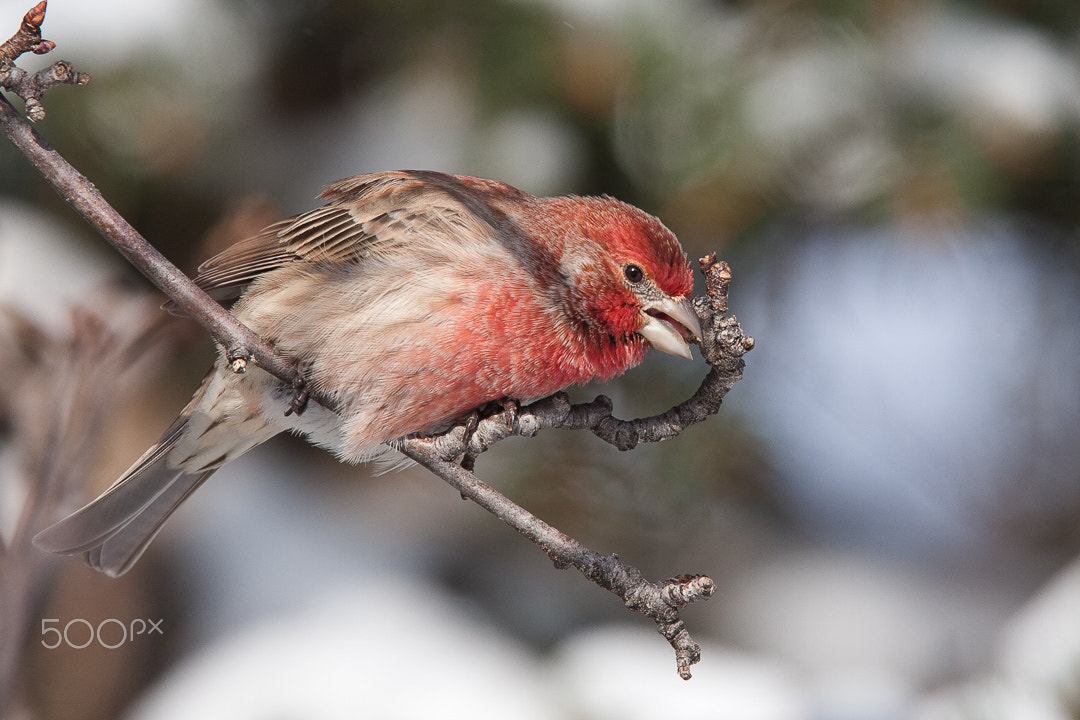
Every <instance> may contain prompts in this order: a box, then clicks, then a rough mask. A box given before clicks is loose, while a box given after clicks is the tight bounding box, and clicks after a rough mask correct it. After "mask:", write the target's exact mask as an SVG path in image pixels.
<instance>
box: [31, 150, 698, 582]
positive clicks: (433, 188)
mask: <svg viewBox="0 0 1080 720" xmlns="http://www.w3.org/2000/svg"><path fill="white" fill-rule="evenodd" d="M322 197H323V198H325V199H326V200H327V201H328V202H327V204H326V205H324V206H322V207H320V208H318V209H315V210H312V211H310V212H307V213H303V214H301V215H297V216H296V217H293V218H289V219H286V220H282V221H280V222H278V223H275V224H274V225H271V226H270V227H268V228H266V229H265V230H264V231H262V232H261V233H260V234H258V235H256V236H254V237H252V238H249V239H247V240H243V241H241V242H239V243H237V244H236V245H234V246H233V247H231V248H229V249H228V250H225V251H224V252H222V253H221V254H219V255H217V256H216V257H214V258H212V259H211V260H209V261H207V262H206V263H204V264H203V265H202V266H201V267H200V268H199V274H198V276H197V277H196V278H195V280H196V282H197V283H198V284H199V285H200V286H201V287H202V288H204V289H205V290H206V291H207V292H209V293H210V294H211V295H213V296H214V297H215V298H218V299H220V300H222V301H225V300H230V299H233V298H237V297H238V298H239V299H237V300H236V303H235V304H234V305H233V309H232V312H233V313H234V314H235V315H236V317H237V319H239V320H240V321H241V322H243V323H244V324H245V325H247V326H248V327H250V328H251V329H252V330H254V331H255V332H256V333H258V334H259V335H261V336H262V337H264V338H266V340H268V341H269V342H270V343H271V344H272V345H274V346H275V347H276V348H277V350H278V351H279V352H280V353H281V354H282V355H284V356H285V357H288V358H292V359H293V360H296V361H297V362H298V363H299V364H300V367H303V368H304V374H305V376H306V379H307V381H308V384H309V387H310V388H311V389H312V390H313V391H314V392H315V394H316V395H317V396H318V397H322V398H325V399H326V400H328V401H329V402H328V404H332V405H333V407H334V408H336V411H332V410H330V409H327V408H326V407H323V406H322V405H319V404H318V403H316V402H315V401H312V402H311V403H310V404H309V406H308V408H307V410H306V412H304V413H303V414H301V415H297V414H290V415H286V414H285V412H284V410H285V408H287V407H289V404H290V399H291V398H292V395H293V389H292V388H290V387H288V386H286V385H285V384H283V383H281V382H280V381H279V380H277V379H276V378H274V377H273V376H271V375H269V374H268V373H266V372H264V371H263V370H261V369H259V368H252V369H251V370H249V371H248V372H247V373H245V374H243V375H238V374H235V373H233V372H232V371H231V369H230V368H229V364H228V362H227V361H226V359H225V357H224V354H222V356H221V357H219V358H218V360H217V362H216V364H215V365H214V367H213V369H212V370H211V371H210V373H209V374H208V375H207V376H206V378H205V379H204V380H203V383H202V385H201V386H200V387H199V389H198V390H197V391H196V392H195V395H194V397H192V399H191V401H190V402H189V403H188V404H187V407H185V408H184V410H183V412H182V413H181V414H180V417H178V418H177V419H176V421H175V422H174V423H173V424H172V425H171V426H170V427H169V429H168V430H166V431H165V434H164V435H162V436H161V439H160V440H158V442H157V443H156V444H154V445H153V446H152V447H151V448H150V449H149V450H147V451H146V453H144V454H143V456H142V457H140V458H139V459H138V460H137V461H136V462H135V464H134V465H132V466H131V468H130V469H128V471H127V472H125V473H124V474H123V476H121V477H120V479H119V480H117V481H116V482H115V483H114V484H113V485H112V486H111V487H110V488H109V489H108V490H106V491H105V492H104V493H102V494H101V496H99V497H98V498H97V499H95V500H94V501H92V502H91V503H89V504H88V505H86V506H85V507H83V508H82V509H80V510H78V511H76V512H75V513H73V514H72V515H70V516H68V517H67V518H65V519H63V520H61V521H60V522H58V523H56V524H55V525H53V526H51V527H49V528H47V529H45V530H44V531H42V532H41V533H39V534H38V535H37V537H36V538H35V539H34V542H35V543H36V544H37V545H38V546H39V547H41V548H43V549H45V550H48V551H51V552H57V553H83V554H84V558H85V559H86V562H87V564H88V565H90V566H91V567H93V568H95V569H97V570H100V571H102V572H104V573H105V574H107V575H110V576H118V575H121V574H123V573H124V572H126V571H127V570H128V569H129V568H130V567H131V565H132V564H133V563H134V562H135V560H136V559H138V557H139V555H141V554H142V552H143V551H144V550H145V549H146V547H147V545H148V544H149V543H150V541H151V540H152V539H153V537H154V536H155V535H156V534H157V532H158V531H159V530H160V529H161V527H162V525H163V524H164V522H165V520H166V519H167V518H168V517H169V516H170V515H171V514H172V513H173V511H174V510H176V508H177V507H178V506H179V505H180V503H181V502H183V501H184V499H185V498H187V497H188V495H190V494H191V493H192V492H193V491H194V490H195V489H196V488H197V487H198V486H199V485H201V484H202V482H203V481H204V480H206V478H208V477H209V476H210V475H212V474H213V473H214V471H215V470H217V469H218V468H220V467H221V466H222V465H224V464H225V463H227V462H229V461H230V460H233V459H234V458H237V457H239V456H240V455H242V454H243V453H245V452H247V451H248V450H250V449H251V448H253V447H255V446H256V445H258V444H260V443H262V442H265V441H266V440H269V439H270V438H271V437H273V436H274V435H277V434H278V433H280V432H283V431H286V430H288V431H292V432H296V433H300V434H302V435H304V436H306V437H307V438H308V440H310V441H311V442H312V443H314V444H316V445H318V446H320V447H324V448H327V449H328V450H330V451H332V452H333V453H334V454H335V455H337V456H338V457H339V458H340V459H342V460H345V461H347V462H350V463H357V462H362V461H365V460H367V459H370V458H371V457H373V456H374V455H377V454H378V453H379V451H380V449H381V447H382V446H383V444H384V443H388V442H392V441H393V440H395V439H397V438H402V437H404V436H407V435H411V434H414V433H423V432H430V431H434V430H437V429H439V428H440V427H443V426H446V425H447V424H448V423H449V422H450V421H452V420H453V419H455V418H458V417H461V416H463V415H464V414H466V413H468V412H469V411H471V410H474V409H476V408H479V407H481V406H483V405H485V404H487V403H490V402H492V401H497V400H502V399H508V398H509V399H517V400H529V399H535V398H541V397H545V396H547V395H550V394H551V393H554V392H556V391H558V390H561V389H563V388H565V387H567V386H569V385H573V384H582V383H586V382H589V381H591V380H594V379H599V380H608V379H610V378H611V377H613V376H615V375H618V374H620V373H622V372H624V371H625V370H627V369H628V368H630V367H633V366H635V365H637V364H638V363H640V362H641V360H642V358H643V356H644V354H645V351H646V350H647V349H648V347H649V346H650V345H652V346H653V347H655V348H657V349H659V350H663V351H664V352H669V353H672V354H675V355H679V356H681V357H685V358H690V348H689V346H688V344H687V340H688V339H700V335H701V328H700V326H699V324H698V319H697V316H696V315H695V314H694V311H693V309H692V307H691V304H690V293H691V289H692V285H693V277H692V274H691V268H690V264H689V262H688V261H687V259H686V255H685V254H684V253H683V250H682V248H681V247H680V246H679V242H678V240H676V238H675V236H674V235H673V234H672V233H671V232H670V231H669V230H668V229H667V228H665V227H664V226H663V225H662V224H661V223H660V221H659V220H657V219H656V218H654V217H653V216H651V215H648V214H646V213H645V212H643V211H641V210H639V209H637V208H635V207H633V206H631V205H627V204H626V203H622V202H619V201H618V200H615V199H613V198H610V197H557V198H538V197H533V196H532V195H529V194H527V193H524V192H522V191H520V190H517V189H516V188H513V187H511V186H509V185H506V184H505V183H501V182H496V181H493V180H482V179H479V178H474V177H467V176H463V175H445V174H442V173H437V172H426V171H423V172H421V171H405V172H387V173H374V174H368V175H358V176H356V177H352V178H348V179H346V180H341V181H338V182H336V183H334V184H332V185H330V186H329V187H328V188H327V189H326V191H325V192H324V193H323V194H322ZM383 449H384V448H383Z"/></svg>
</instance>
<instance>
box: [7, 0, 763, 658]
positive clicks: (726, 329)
mask: <svg viewBox="0 0 1080 720" xmlns="http://www.w3.org/2000/svg"><path fill="white" fill-rule="evenodd" d="M44 6H45V3H44V2H42V3H41V4H39V5H38V6H37V7H35V8H34V9H33V10H31V11H30V13H28V14H27V16H26V19H24V21H23V27H22V28H20V30H19V33H17V34H16V36H15V37H13V38H12V39H11V40H9V41H7V42H6V43H4V44H3V45H0V71H4V69H5V65H3V63H5V62H7V63H8V64H9V65H10V63H11V62H13V60H14V58H15V57H18V55H19V54H21V53H22V52H26V51H28V50H29V51H33V52H39V51H40V52H47V51H48V50H50V49H51V48H52V44H51V43H49V42H48V41H44V40H41V36H40V26H41V22H42V20H43V19H44V9H45V7H44ZM9 55H10V56H11V57H10V60H4V58H7V57H8V56H9ZM7 72H8V74H9V75H10V74H11V71H10V69H8V70H7ZM79 77H80V78H85V80H82V82H83V83H85V82H86V80H88V79H89V78H87V77H86V76H82V75H79ZM0 84H2V79H0ZM3 87H4V88H5V89H9V90H11V88H9V86H8V85H7V84H3ZM39 89H42V90H43V88H39ZM15 92H18V91H17V90H16V91H15ZM34 97H37V98H38V99H40V92H39V93H38V94H37V95H36V96H34ZM27 102H28V112H29V100H28V101H27ZM0 129H2V130H3V133H4V135H5V136H6V137H7V138H8V139H9V140H10V141H11V142H12V143H13V144H14V145H15V146H16V147H17V148H19V150H21V151H22V152H23V154H24V155H26V157H27V159H28V160H29V161H30V162H31V164H33V165H34V167H36V168H37V169H38V170H39V172H41V174H42V176H43V177H44V178H45V180H46V181H47V182H48V183H49V184H50V185H51V186H52V187H53V188H54V189H55V190H56V191H57V192H58V193H59V194H60V195H61V197H63V198H64V200H66V201H67V202H68V204H70V205H71V206H72V207H73V208H74V209H75V210H76V211H77V212H78V213H79V214H80V215H82V216H83V218H84V219H86V221H87V222H89V223H90V224H91V226H93V227H94V228H95V229H97V231H98V232H100V233H101V234H102V235H103V236H104V237H105V238H106V239H107V240H108V241H109V242H110V243H112V245H113V246H114V247H116V249H117V250H118V251H119V252H120V253H121V254H122V255H123V256H124V257H125V258H127V259H128V260H129V261H130V262H131V263H132V264H133V265H135V266H136V267H137V268H138V269H139V270H140V271H141V272H142V273H143V274H144V275H146V277H147V278H149V279H150V280H151V281H152V282H153V283H154V284H155V285H157V287H158V288H159V289H161V291H162V292H164V293H165V294H166V295H167V296H168V297H169V298H170V299H171V300H172V301H173V302H175V303H176V304H177V305H178V306H180V307H181V308H182V309H184V310H185V311H186V312H188V313H189V314H190V315H191V316H192V317H193V318H195V320H196V321H197V322H199V323H200V324H201V325H202V326H203V327H204V328H205V329H206V331H207V332H208V333H209V334H210V335H211V337H212V338H213V339H214V340H215V341H216V342H217V343H218V344H220V345H221V346H222V347H223V348H225V351H226V353H227V357H228V358H229V359H230V360H231V361H233V369H234V370H235V371H237V372H244V371H245V370H246V368H247V364H248V362H250V361H254V362H255V363H256V364H257V365H258V366H259V367H261V368H263V369H264V370H266V371H267V372H269V373H271V374H272V375H274V376H275V377H277V378H279V379H280V380H282V381H283V382H285V383H287V384H290V385H293V386H294V387H300V386H302V378H300V376H299V374H298V373H297V370H296V366H295V363H293V362H292V361H291V360H289V359H287V358H282V357H280V356H279V355H278V354H277V353H276V352H275V351H274V348H273V347H271V346H270V345H269V344H268V343H266V342H265V341H264V340H262V339H261V338H259V337H258V336H257V335H255V334H254V333H253V332H252V331H251V330H250V329H248V328H247V327H245V326H244V325H242V324H241V323H240V322H239V321H237V320H236V319H235V318H234V317H233V316H232V314H231V313H229V312H228V311H226V310H225V309H224V308H223V307H222V306H221V305H219V304H218V303H217V302H216V301H215V300H213V299H212V298H211V297H210V296H209V295H207V294H206V293H205V292H203V291H202V290H201V289H200V288H199V287H198V286H196V285H195V284H194V283H193V282H192V281H191V280H190V279H188V278H187V277H185V276H184V274H183V273H181V272H180V270H179V269H177V268H176V266H174V265H173V264H172V263H170V262H169V261H168V260H167V259H165V258H164V257H163V256H162V255H161V254H160V253H159V252H158V251H157V250H156V249H154V248H153V247H152V246H151V245H150V244H149V243H148V242H147V241H146V240H145V239H144V238H143V237H142V236H141V235H139V233H138V232H137V231H136V230H135V229H134V228H133V227H131V225H130V224H129V223H128V222H127V221H126V220H124V218H123V217H121V216H120V214H119V213H118V212H116V210H114V209H113V208H112V207H111V206H110V205H109V204H108V203H107V202H106V201H105V199H104V198H103V197H102V196H101V194H100V193H99V192H98V191H97V189H96V188H95V187H94V186H93V184H92V183H90V181H89V180H87V179H86V178H85V177H84V176H83V175H81V174H80V173H79V172H78V171H77V170H75V168H73V167H72V166H71V165H70V164H69V163H67V161H65V160H64V159H63V158H62V157H61V156H60V155H59V154H58V153H57V152H56V151H55V150H53V149H52V148H51V147H49V145H48V144H47V143H46V142H45V140H44V139H42V138H41V136H40V135H38V134H37V133H36V132H35V131H34V130H33V129H32V128H31V127H30V125H29V124H28V123H27V122H26V120H25V119H23V118H22V117H21V116H20V115H19V114H18V113H17V112H16V111H15V109H14V108H13V107H12V106H11V105H10V104H9V103H8V102H7V101H6V100H5V99H4V98H3V97H2V96H0ZM700 262H701V267H702V271H703V272H704V273H705V276H706V285H707V291H708V292H707V295H706V296H705V297H701V298H696V299H695V301H694V307H695V310H696V311H697V313H698V315H699V317H700V319H701V324H702V330H703V339H702V343H701V349H702V355H703V357H704V358H705V360H706V362H708V363H709V365H710V366H711V368H712V369H711V371H710V372H709V374H708V375H707V376H706V378H705V380H704V381H703V382H702V384H701V387H699V388H698V391H697V392H696V393H694V395H693V396H692V397H691V398H690V399H688V400H687V401H685V402H683V403H681V404H679V405H677V406H676V407H674V408H672V409H671V410H669V411H667V412H666V413H663V414H661V415H656V416H654V417H650V418H641V419H637V420H628V421H627V420H619V419H617V418H615V417H614V416H613V415H612V405H611V401H610V400H609V399H608V398H606V397H603V396H601V397H598V398H597V399H596V400H594V401H593V402H591V403H585V404H580V405H571V404H570V403H569V401H568V400H567V397H566V395H565V394H563V393H558V394H556V395H553V396H551V397H549V398H546V399H544V400H540V401H538V402H536V403H533V404H531V405H529V406H526V407H523V408H517V406H516V405H512V406H508V407H507V408H506V409H504V410H503V411H502V412H500V413H498V414H495V415H493V416H491V417H487V418H483V419H476V417H478V416H474V418H472V419H470V420H469V421H467V422H463V423H461V424H459V425H457V426H456V427H453V428H451V429H450V430H448V431H447V432H445V433H442V434H440V435H437V436H423V437H420V436H418V437H409V438H405V439H402V440H398V441H396V442H394V443H393V446H394V447H395V448H396V449H398V450H399V451H400V452H402V453H404V454H405V455H406V456H408V457H409V458H411V459H413V460H414V461H416V462H417V463H419V464H421V465H423V466H424V467H426V468H427V469H428V470H430V471H431V472H432V473H434V474H435V475H437V476H438V477H440V478H442V479H443V480H444V481H446V482H447V483H449V484H450V485H451V486H453V487H454V488H455V489H457V490H458V491H459V492H460V493H461V495H462V496H463V497H466V498H469V499H471V500H473V501H474V502H476V503H477V504H478V505H480V506H481V507H483V508H485V509H486V510H488V511H489V512H491V513H492V514H493V515H495V516H496V517H498V518H499V519H500V520H502V521H503V522H505V523H506V524H507V525H509V526H511V527H512V528H514V529H515V530H517V531H518V532H519V533H521V534H522V535H524V536H525V537H527V538H529V539H530V540H532V541H533V542H534V543H536V544H537V545H539V546H540V548H541V549H542V550H543V551H544V552H545V553H546V554H547V555H548V557H550V558H551V559H552V560H553V561H554V562H555V564H556V566H557V567H560V568H564V567H568V566H573V567H576V568H577V569H578V570H580V571H581V573H582V574H584V575H585V577H587V578H588V579H589V580H591V581H593V582H594V583H596V584H597V585H599V586H600V587H603V588H605V589H607V590H609V591H611V592H613V593H615V594H616V595H618V596H619V597H620V598H621V599H622V600H623V602H624V604H625V605H626V607H627V608H629V609H631V610H634V611H636V612H640V613H642V614H644V615H646V616H647V617H649V618H651V619H652V620H653V621H654V622H655V623H656V625H657V629H658V631H659V632H660V634H661V635H663V636H664V637H665V638H667V640H668V641H669V642H670V643H671V645H672V647H673V648H674V649H675V653H676V660H677V663H678V670H679V674H680V676H682V677H683V678H684V679H689V677H690V672H689V667H690V665H692V664H694V663H696V662H697V661H698V659H699V658H700V648H699V647H698V645H697V643H695V642H694V640H693V638H691V637H690V634H689V633H688V632H687V630H686V629H685V627H684V626H683V622H682V620H681V619H680V618H679V612H678V611H679V609H680V608H681V607H683V606H685V605H687V604H689V603H691V602H694V601H695V600H700V599H704V598H707V597H709V596H710V595H712V593H713V592H714V591H715V589H716V585H715V583H714V582H713V581H712V580H711V579H709V578H708V577H705V576H700V575H685V576H680V577H677V578H674V579H672V580H668V581H666V582H663V583H653V582H649V581H648V580H646V579H645V578H644V577H643V576H642V574H641V573H640V571H638V570H637V569H636V568H634V567H632V566H629V565H626V564H624V563H622V562H621V561H620V560H619V558H618V557H617V556H616V555H601V554H599V553H596V552H594V551H592V550H589V549H588V548H586V547H585V546H583V545H581V543H579V542H577V541H576V540H574V539H573V538H570V537H568V536H567V535H565V534H564V533H562V532H560V531H559V530H557V529H556V528H553V527H551V526H550V525H548V524H547V523H545V522H543V521H542V520H540V519H539V518H537V517H535V516H534V515H532V514H530V513H529V512H527V511H526V510H524V509H523V508H521V507H520V506H518V505H516V504H515V503H513V502H512V501H510V500H509V499H507V498H506V497H505V496H503V495H501V494H500V493H498V492H497V491H495V490H494V489H492V488H491V487H489V486H488V485H486V484H484V483H483V482H481V481H480V480H479V479H478V478H477V477H476V476H475V475H474V474H473V473H472V472H470V470H471V468H472V467H473V464H474V462H475V460H476V458H477V456H479V455H480V454H482V453H483V452H484V451H486V450H487V449H488V448H489V447H491V446H492V445H493V444H494V443H496V442H498V441H499V440H502V439H504V438H506V437H510V436H512V435H519V436H532V435H535V434H536V433H537V432H539V431H540V430H543V429H547V428H556V427H561V428H578V429H583V428H588V429H589V430H591V431H592V432H593V433H594V434H596V435H597V436H598V437H599V438H601V439H603V440H604V441H606V442H609V443H611V444H613V445H615V446H616V447H618V448H619V449H621V450H629V449H631V448H633V447H635V446H636V445H637V444H638V443H639V442H658V441H660V440H665V439H669V438H673V437H675V436H676V435H678V434H679V433H680V432H681V431H682V430H683V429H684V428H685V427H687V426H688V425H690V424H693V423H697V422H701V421H702V420H704V419H705V418H707V417H708V416H709V415H712V414H714V413H716V412H717V410H718V409H719V407H720V403H721V401H722V400H723V397H724V395H725V394H726V393H727V392H728V391H729V390H730V389H731V387H732V386H733V385H734V384H735V382H737V381H738V380H739V378H740V377H741V376H742V368H743V360H742V356H743V355H744V354H745V353H746V352H748V351H749V350H751V349H752V348H753V339H752V338H750V337H748V336H746V335H744V334H743V332H742V329H741V328H740V326H739V324H738V321H737V320H735V318H733V317H731V318H728V317H725V313H726V311H727V286H728V282H729V281H730V279H731V274H730V270H729V268H728V267H727V264H726V263H723V262H717V261H716V259H715V256H710V257H708V258H703V259H702V260H701V261H700ZM313 399H314V400H316V401H318V402H320V403H322V404H323V405H326V406H327V407H331V406H330V405H328V404H327V403H326V402H325V401H324V400H323V399H321V398H320V397H318V396H317V395H314V396H313ZM283 410H285V409H284V408H283Z"/></svg>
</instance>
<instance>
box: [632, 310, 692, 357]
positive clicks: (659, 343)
mask: <svg viewBox="0 0 1080 720" xmlns="http://www.w3.org/2000/svg"><path fill="white" fill-rule="evenodd" d="M642 318H643V319H644V324H643V325H642V326H641V328H639V329H638V333H639V334H640V335H641V336H642V337H644V338H645V339H646V340H648V341H649V343H650V344H651V345H652V346H653V347H654V348H656V349H657V350H663V351H664V352H666V353H671V354H672V355H678V356H679V357H683V358H686V359H687V360H690V359H692V357H693V356H692V355H691V354H690V345H689V344H688V343H687V342H686V341H687V339H693V340H696V341H698V342H700V341H701V323H700V322H698V317H697V313H695V312H694V306H693V305H691V304H690V298H688V297H680V298H673V297H664V298H661V299H659V300H652V301H649V302H647V303H646V304H645V306H644V307H643V308H642Z"/></svg>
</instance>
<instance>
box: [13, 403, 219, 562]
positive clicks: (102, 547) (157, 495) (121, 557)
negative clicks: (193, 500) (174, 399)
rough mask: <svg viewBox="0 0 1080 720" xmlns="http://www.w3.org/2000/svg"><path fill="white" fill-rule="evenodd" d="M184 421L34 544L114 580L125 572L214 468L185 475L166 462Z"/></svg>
mask: <svg viewBox="0 0 1080 720" xmlns="http://www.w3.org/2000/svg"><path fill="white" fill-rule="evenodd" d="M187 423H188V416H187V415H182V416H181V417H179V418H177V420H176V422H174V423H173V424H172V426H170V427H169V429H168V430H166V431H165V434H164V435H162V436H161V439H160V440H158V442H157V443H155V444H154V445H153V446H152V447H151V448H150V449H149V450H147V451H146V452H145V453H144V454H143V456H142V457H140V458H139V459H138V460H136V461H135V464H134V465H132V466H131V467H130V468H129V469H128V471H127V472H125V473H124V474H123V475H122V476H121V477H120V479H119V480H117V481H116V482H115V483H113V485H112V486H110V487H109V489H108V490H106V491H105V492H103V493H102V494H101V495H100V496H98V497H97V499H95V500H93V501H92V502H90V503H89V504H88V505H86V506H85V507H83V508H81V509H80V510H77V511H76V512H74V513H72V514H71V515H69V516H67V517H66V518H64V519H63V520H61V521H59V522H57V523H56V524H54V525H52V526H50V527H48V528H46V529H44V530H42V531H41V532H39V533H38V534H37V535H36V536H35V537H34V544H35V545H37V546H38V547H39V548H41V549H43V550H47V551H49V552H53V553H61V554H68V555H73V554H77V553H82V554H83V558H84V559H85V561H86V563H87V565H89V566H90V567H92V568H94V569H96V570H100V571H101V572H104V573H105V574H106V575H109V576H112V577H117V576H119V575H122V574H124V573H125V572H127V571H128V570H129V569H130V568H131V566H132V564H134V562H135V561H136V560H137V559H138V558H139V556H140V555H141V554H142V553H143V551H144V550H145V549H146V547H147V545H149V544H150V541H151V540H153V539H154V536H155V535H157V533H158V532H159V531H160V530H161V527H162V525H163V524H164V523H165V520H166V519H167V518H168V517H169V516H170V515H171V514H172V513H173V511H175V510H176V508H177V507H179V506H180V503H182V502H183V501H184V500H185V499H186V498H187V496H188V495H190V494H191V493H192V492H193V491H194V490H195V489H196V488H197V487H199V485H201V484H202V483H203V481H205V480H206V478H208V477H210V475H212V474H213V473H214V470H216V469H217V468H216V467H215V468H212V469H207V470H202V471H199V472H196V473H189V472H185V471H184V470H182V469H179V468H175V467H169V466H168V465H167V463H166V462H165V459H166V456H167V455H168V454H169V451H170V450H171V449H172V448H173V447H174V446H175V445H176V443H177V440H179V438H180V437H181V435H182V434H183V432H184V430H185V428H186V427H187Z"/></svg>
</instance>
